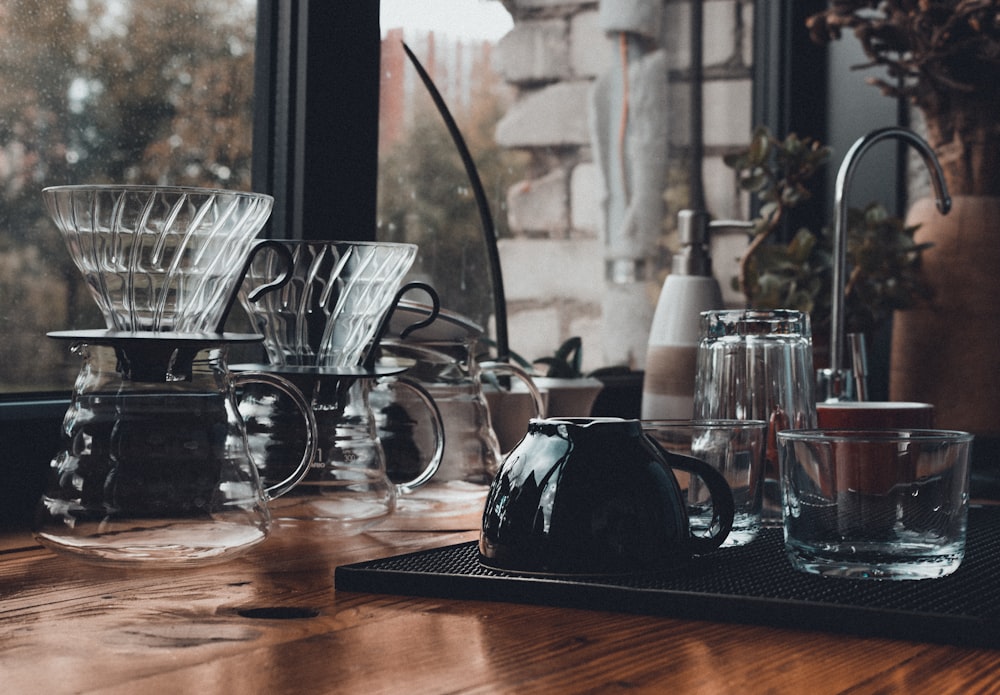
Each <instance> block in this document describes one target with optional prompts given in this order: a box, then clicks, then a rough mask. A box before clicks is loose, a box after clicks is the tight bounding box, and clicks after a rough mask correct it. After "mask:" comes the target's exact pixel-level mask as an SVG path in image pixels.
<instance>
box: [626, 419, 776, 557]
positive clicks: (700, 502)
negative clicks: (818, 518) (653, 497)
mask: <svg viewBox="0 0 1000 695" xmlns="http://www.w3.org/2000/svg"><path fill="white" fill-rule="evenodd" d="M642 427H643V430H644V431H645V433H646V434H647V435H649V436H651V437H652V438H653V439H654V440H656V442H657V443H658V444H659V445H660V446H662V447H663V448H664V449H666V450H667V451H670V452H672V453H676V454H682V455H685V456H692V457H694V458H696V459H700V460H702V461H704V462H705V463H707V464H708V465H710V466H712V468H714V469H715V470H717V471H718V472H719V473H721V474H722V476H723V477H724V478H725V479H726V482H727V483H729V488H730V489H731V490H732V492H733V502H734V504H735V507H736V511H735V515H734V518H733V529H732V531H730V532H729V536H728V537H727V538H726V540H725V542H724V543H723V544H722V547H728V546H736V545H746V544H747V543H749V542H750V541H752V540H753V539H754V538H756V537H757V534H758V533H759V532H760V519H761V506H762V501H763V492H764V444H765V437H766V434H767V423H766V422H764V421H763V420H643V422H642ZM675 474H676V476H677V478H678V482H680V484H681V488H682V490H686V494H687V505H688V517H689V518H690V520H691V530H692V532H693V533H695V534H696V535H706V533H707V532H708V529H709V526H710V525H711V523H712V501H711V499H712V498H711V495H710V494H709V491H708V488H707V486H706V485H705V483H704V482H703V481H702V480H701V479H700V478H698V477H697V476H693V475H687V474H685V473H683V472H676V473H675Z"/></svg>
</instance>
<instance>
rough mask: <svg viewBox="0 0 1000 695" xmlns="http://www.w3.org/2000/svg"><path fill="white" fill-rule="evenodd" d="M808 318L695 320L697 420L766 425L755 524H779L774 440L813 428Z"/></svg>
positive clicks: (756, 315) (783, 313)
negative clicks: (698, 325) (761, 487)
mask: <svg viewBox="0 0 1000 695" xmlns="http://www.w3.org/2000/svg"><path fill="white" fill-rule="evenodd" d="M815 378H816V374H815V372H814V371H813V359H812V332H811V329H810V325H809V315H808V314H804V313H802V312H799V311H792V310H783V309H779V310H775V311H752V310H722V311H706V312H703V313H702V315H701V340H700V342H699V344H698V357H697V372H696V376H695V396H694V417H695V419H698V420H763V421H765V422H767V423H768V433H767V443H766V448H765V456H764V459H765V465H764V505H763V511H762V523H763V524H764V525H771V526H773V525H777V524H780V523H781V490H780V487H779V484H778V480H779V473H778V449H777V442H776V439H775V437H776V434H777V433H778V432H780V431H781V430H785V429H803V428H811V427H815V426H816V398H815Z"/></svg>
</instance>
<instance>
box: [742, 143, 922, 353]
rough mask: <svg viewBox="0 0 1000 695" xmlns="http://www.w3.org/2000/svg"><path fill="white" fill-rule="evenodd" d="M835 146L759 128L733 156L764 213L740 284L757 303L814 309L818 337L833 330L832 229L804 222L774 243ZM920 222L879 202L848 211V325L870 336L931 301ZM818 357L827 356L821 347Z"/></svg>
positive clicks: (750, 305) (757, 220) (755, 224)
mask: <svg viewBox="0 0 1000 695" xmlns="http://www.w3.org/2000/svg"><path fill="white" fill-rule="evenodd" d="M829 155H830V150H829V148H828V147H825V146H823V145H822V144H821V143H820V142H818V141H817V140H814V139H812V138H808V137H805V138H799V137H798V136H797V135H795V134H791V135H788V136H787V137H786V138H785V139H784V140H778V139H777V138H775V137H774V136H773V135H772V134H771V133H770V131H769V130H768V129H767V128H765V127H760V128H758V129H757V130H756V131H755V132H754V134H753V137H752V139H751V142H750V144H749V145H748V146H747V147H745V148H742V149H740V150H737V151H734V152H731V153H729V154H728V155H726V157H725V163H726V165H727V166H729V167H730V168H731V169H733V170H735V171H736V173H737V176H738V180H739V184H740V187H741V188H742V189H743V190H746V191H748V192H749V193H750V194H752V195H755V196H756V197H757V198H758V199H759V201H760V203H761V206H760V212H759V214H758V216H757V217H756V218H755V219H754V220H752V227H751V231H750V234H751V240H750V244H749V246H748V248H747V251H746V253H745V254H744V255H743V256H742V257H741V259H740V263H739V269H738V274H737V277H735V278H734V279H733V284H734V287H735V288H736V289H738V290H740V291H741V292H742V293H743V294H744V296H745V297H746V300H747V307H748V308H751V309H798V310H799V311H803V312H806V313H808V314H809V315H810V319H811V323H812V326H813V333H814V339H815V340H816V342H817V344H819V345H823V344H824V339H825V338H826V337H827V336H828V335H829V328H830V300H831V296H832V257H833V254H832V243H833V242H832V233H831V231H830V230H828V229H826V228H819V229H815V230H812V229H809V228H807V227H805V226H803V227H800V228H799V229H798V230H796V231H794V233H792V234H791V238H790V240H788V241H787V242H784V243H775V237H776V236H777V231H778V230H779V229H780V228H782V227H783V226H784V225H785V222H786V220H789V219H790V218H791V217H792V213H793V211H794V209H795V208H796V207H798V206H799V205H800V204H801V203H803V202H804V201H806V200H808V199H809V198H810V197H811V195H812V194H811V191H810V188H809V185H810V180H811V179H812V177H813V176H814V175H815V174H816V172H817V171H819V169H820V168H821V167H822V166H824V165H825V164H826V162H827V160H828V159H829ZM915 232H916V228H915V227H914V226H910V225H906V224H904V222H903V221H902V220H900V219H899V218H898V217H893V216H891V215H889V214H888V212H887V211H886V210H885V209H884V208H883V207H882V206H881V205H879V204H876V203H873V204H870V205H868V206H867V207H865V208H864V209H852V210H850V211H849V215H848V243H847V264H848V275H847V284H846V287H845V295H846V296H845V313H846V321H845V323H846V328H847V331H848V332H850V333H863V334H871V333H872V332H873V331H875V330H877V329H878V328H879V327H881V326H883V325H885V323H886V322H887V321H888V320H889V319H890V318H891V317H892V315H893V312H894V311H897V310H901V309H909V308H913V307H916V306H919V305H921V304H922V303H925V302H927V301H928V300H929V299H930V298H931V295H932V291H931V288H930V286H929V285H928V283H927V280H926V278H924V276H923V273H922V271H921V260H922V256H923V253H924V251H925V250H926V249H927V248H928V245H927V244H918V243H916V242H915V241H914V234H915ZM817 361H819V362H822V353H820V355H818V359H817Z"/></svg>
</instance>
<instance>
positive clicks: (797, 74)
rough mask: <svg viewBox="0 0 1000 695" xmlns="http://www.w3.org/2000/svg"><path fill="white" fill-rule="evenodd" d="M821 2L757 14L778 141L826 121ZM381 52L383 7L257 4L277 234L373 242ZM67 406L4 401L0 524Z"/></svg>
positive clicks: (761, 98)
mask: <svg viewBox="0 0 1000 695" xmlns="http://www.w3.org/2000/svg"><path fill="white" fill-rule="evenodd" d="M817 4H819V5H822V4H823V3H820V2H819V0H776V1H775V2H771V0H767V1H766V2H761V1H760V0H758V2H757V3H756V4H755V13H756V14H755V45H754V50H755V53H756V55H757V59H756V60H755V74H754V82H755V94H754V119H755V123H766V124H768V125H769V126H770V127H771V128H772V130H773V131H775V132H781V133H785V132H791V131H793V130H795V129H796V128H798V127H799V124H802V123H809V124H811V125H812V126H813V128H814V131H813V132H815V127H816V125H817V124H818V123H825V109H826V103H825V100H824V98H823V96H824V95H825V93H826V91H825V84H824V83H823V80H822V79H820V80H817V73H820V74H822V75H825V71H821V70H817V69H816V61H817V60H823V57H822V52H821V51H819V50H818V49H815V48H811V47H809V46H805V45H803V44H802V41H801V35H802V32H798V31H791V29H790V28H791V27H793V26H800V25H801V23H802V21H803V20H804V17H805V16H807V14H808V13H809V12H811V11H812V10H813V7H814V6H816V5H817ZM380 44H381V32H380V27H379V3H378V2H372V1H369V0H363V1H361V2H330V1H329V0H258V15H257V45H256V55H255V112H254V155H253V156H254V161H253V182H252V185H253V189H254V190H257V191H260V192H265V193H270V194H271V195H273V196H274V197H275V208H274V212H273V213H272V216H271V219H270V221H269V223H268V228H267V231H266V233H267V234H268V235H270V236H272V237H289V238H304V239H309V238H313V239H323V238H326V239H329V238H338V239H343V240H350V241H365V240H373V239H374V238H375V225H376V191H377V175H378V172H377V168H378V154H377V153H378V96H379V55H380ZM793 55H794V56H795V57H794V59H793ZM816 134H817V135H821V134H820V133H816ZM67 392H68V389H67ZM68 405H69V400H68V393H67V394H64V395H58V396H50V395H47V394H46V395H41V394H12V395H9V396H7V397H4V398H2V399H0V452H2V454H0V476H2V479H3V480H4V481H5V485H2V486H0V526H5V525H12V524H13V525H15V526H20V525H24V524H25V523H26V522H27V521H28V520H29V519H30V514H31V509H32V508H33V506H34V503H35V500H37V498H38V494H40V490H41V486H42V478H43V476H44V473H45V462H46V461H48V460H49V459H50V458H51V456H52V455H53V453H55V451H57V450H58V432H59V426H60V425H59V423H60V421H61V420H62V418H63V416H64V414H65V412H66V409H67V407H68Z"/></svg>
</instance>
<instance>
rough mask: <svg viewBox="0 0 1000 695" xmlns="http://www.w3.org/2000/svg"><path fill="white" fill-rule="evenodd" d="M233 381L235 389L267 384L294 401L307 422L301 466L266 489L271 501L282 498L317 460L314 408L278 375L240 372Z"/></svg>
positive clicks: (299, 392) (290, 384) (234, 376)
mask: <svg viewBox="0 0 1000 695" xmlns="http://www.w3.org/2000/svg"><path fill="white" fill-rule="evenodd" d="M232 379H233V386H234V387H239V386H245V385H247V384H266V385H267V386H270V387H272V388H274V389H275V390H277V391H280V392H281V393H283V394H284V395H286V396H288V397H289V398H290V399H292V403H294V404H295V407H296V408H297V409H298V411H299V414H300V415H302V419H303V420H304V421H305V431H306V445H305V451H303V452H302V460H301V461H299V465H298V466H296V467H295V470H294V471H292V474H291V475H289V476H288V477H287V478H285V479H284V480H281V481H279V482H277V483H275V484H274V485H271V486H269V487H266V488H264V492H265V493H267V496H268V498H269V499H274V498H275V497H281V496H282V495H283V494H285V493H286V492H288V491H289V490H291V489H292V488H293V487H295V486H296V485H297V484H298V483H299V482H300V481H301V480H302V479H303V478H305V477H306V473H308V472H309V466H310V465H311V464H312V462H313V459H315V458H316V447H317V446H318V442H319V435H318V434H317V431H316V417H315V416H314V415H313V411H312V407H311V406H310V405H309V402H308V401H306V398H305V396H303V395H302V392H301V391H299V389H297V388H296V387H295V385H294V384H292V382H290V381H288V380H287V379H285V378H283V377H280V376H278V375H277V374H271V373H269V372H255V371H248V372H238V373H236V374H234V375H233V377H232ZM252 458H253V457H252V455H251V459H252Z"/></svg>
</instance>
